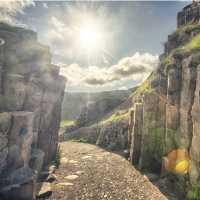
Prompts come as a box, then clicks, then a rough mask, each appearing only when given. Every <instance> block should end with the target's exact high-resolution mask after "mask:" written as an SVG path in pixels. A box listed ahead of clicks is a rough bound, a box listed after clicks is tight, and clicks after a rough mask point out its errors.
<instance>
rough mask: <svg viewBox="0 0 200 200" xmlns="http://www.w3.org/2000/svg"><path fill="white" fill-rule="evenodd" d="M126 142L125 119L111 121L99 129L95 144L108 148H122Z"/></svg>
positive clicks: (126, 128)
mask: <svg viewBox="0 0 200 200" xmlns="http://www.w3.org/2000/svg"><path fill="white" fill-rule="evenodd" d="M127 143H128V122H127V120H122V121H116V122H111V123H109V124H108V125H106V126H105V127H103V128H102V129H101V130H100V133H99V136H98V139H97V142H96V144H97V145H98V146H101V147H105V148H108V149H110V150H124V149H126V147H127Z"/></svg>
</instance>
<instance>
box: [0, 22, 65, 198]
mask: <svg viewBox="0 0 200 200" xmlns="http://www.w3.org/2000/svg"><path fill="white" fill-rule="evenodd" d="M0 41H1V42H0V176H1V194H2V195H4V198H5V197H7V198H8V199H12V198H13V197H12V195H16V194H17V195H18V196H17V197H18V199H20V198H21V199H26V200H28V199H32V198H34V196H35V181H36V177H37V173H39V171H40V169H41V168H42V166H44V165H47V164H48V163H49V162H50V161H51V160H52V158H53V157H54V155H55V152H56V149H57V143H58V129H59V123H60V113H61V103H62V99H63V95H64V87H65V80H64V78H63V77H61V76H59V68H58V67H57V66H54V65H52V64H51V55H50V52H49V48H48V47H46V46H43V45H41V44H39V43H38V42H37V35H36V33H35V32H33V31H30V30H26V29H23V28H18V27H12V26H9V25H7V24H3V23H1V24H0ZM35 170H36V171H37V173H35ZM15 197H16V196H15Z"/></svg>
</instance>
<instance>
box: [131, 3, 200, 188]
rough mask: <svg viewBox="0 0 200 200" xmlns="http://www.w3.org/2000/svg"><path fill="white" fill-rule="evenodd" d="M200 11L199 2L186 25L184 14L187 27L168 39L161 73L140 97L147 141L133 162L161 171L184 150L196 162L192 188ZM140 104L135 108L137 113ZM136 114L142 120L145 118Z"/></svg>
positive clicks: (197, 157)
mask: <svg viewBox="0 0 200 200" xmlns="http://www.w3.org/2000/svg"><path fill="white" fill-rule="evenodd" d="M197 8H198V9H199V10H200V4H199V3H197V2H194V3H193V4H192V5H190V6H188V7H186V8H185V9H184V13H182V14H183V15H185V14H186V12H190V13H193V14H192V16H190V18H187V19H186V21H184V22H182V21H181V20H182V18H181V16H180V15H182V14H180V13H179V14H178V19H179V20H180V21H178V27H179V25H185V27H184V28H183V29H178V30H177V31H176V32H175V33H173V34H172V35H170V36H169V37H168V42H167V43H166V46H165V52H164V54H163V55H162V56H161V57H160V64H159V66H158V68H157V70H155V71H154V73H153V74H154V75H153V76H152V75H151V76H150V77H149V78H148V79H147V80H146V84H149V88H150V89H149V90H148V91H145V92H143V93H141V94H138V95H139V96H140V98H142V102H143V114H142V115H143V120H142V121H141V123H140V126H141V125H142V127H140V133H142V139H141V140H140V139H139V141H138V143H139V144H140V145H139V146H141V148H139V149H140V150H139V151H140V154H139V155H140V156H139V158H137V159H136V160H137V162H133V163H134V164H137V165H138V166H139V167H140V168H141V169H143V170H149V171H153V172H159V171H161V167H162V158H163V156H165V155H167V154H168V153H169V152H171V151H172V150H175V149H184V151H186V152H189V154H190V158H191V161H190V167H189V171H188V173H189V179H188V180H187V177H186V176H185V180H187V181H189V182H190V186H191V187H193V185H195V184H197V183H199V181H200V166H199V163H200V148H199V146H200V132H199V130H200V53H199V48H200V46H199V44H196V43H195V41H196V40H197V38H199V37H200V26H199V24H196V23H193V24H189V25H188V24H187V23H188V22H193V19H199V14H197V13H196V11H195V10H194V9H197ZM188 9H189V11H188ZM195 13H196V14H195ZM195 22H196V21H195ZM187 25H188V26H187ZM194 44H195V45H194ZM134 98H136V97H134ZM136 105H137V104H135V105H134V106H133V108H134V112H135V114H136V111H137V106H136ZM136 115H138V117H139V118H141V117H140V115H141V113H140V114H136ZM130 120H132V122H131V123H129V124H130V127H129V130H130V131H131V133H132V134H131V137H132V143H131V146H130V158H131V159H132V158H134V157H137V156H138V151H135V150H134V149H135V148H137V146H136V144H135V141H137V140H138V134H137V132H135V129H136V130H138V123H137V120H136V117H134V118H133V117H131V119H130ZM138 160H139V162H138ZM179 181H180V179H179ZM183 182H184V181H183V180H181V181H180V184H179V186H180V185H181V184H183V185H184V183H183ZM177 190H178V189H177Z"/></svg>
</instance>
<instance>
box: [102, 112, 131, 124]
mask: <svg viewBox="0 0 200 200" xmlns="http://www.w3.org/2000/svg"><path fill="white" fill-rule="evenodd" d="M128 117H129V112H128V111H118V112H116V113H114V114H113V115H111V116H110V117H109V118H107V119H106V120H104V121H102V122H101V124H102V125H104V124H108V123H112V122H116V121H120V120H124V119H127V120H128Z"/></svg>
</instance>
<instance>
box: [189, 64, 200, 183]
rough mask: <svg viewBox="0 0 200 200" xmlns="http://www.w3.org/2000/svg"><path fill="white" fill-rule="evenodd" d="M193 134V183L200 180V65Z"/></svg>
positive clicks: (191, 168) (199, 66)
mask: <svg viewBox="0 0 200 200" xmlns="http://www.w3.org/2000/svg"><path fill="white" fill-rule="evenodd" d="M192 122H193V133H192V143H191V148H190V154H191V158H192V163H191V166H190V179H191V181H192V183H196V182H197V181H198V180H200V167H199V162H200V148H199V145H200V134H199V130H200V65H198V67H197V78H196V89H195V95H194V104H193V106H192Z"/></svg>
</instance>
